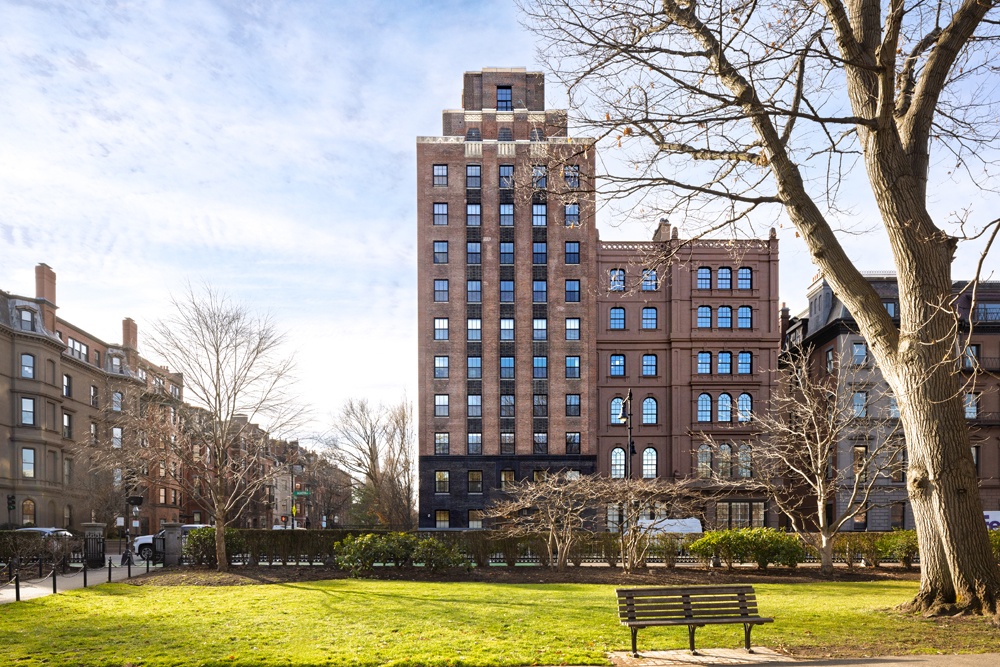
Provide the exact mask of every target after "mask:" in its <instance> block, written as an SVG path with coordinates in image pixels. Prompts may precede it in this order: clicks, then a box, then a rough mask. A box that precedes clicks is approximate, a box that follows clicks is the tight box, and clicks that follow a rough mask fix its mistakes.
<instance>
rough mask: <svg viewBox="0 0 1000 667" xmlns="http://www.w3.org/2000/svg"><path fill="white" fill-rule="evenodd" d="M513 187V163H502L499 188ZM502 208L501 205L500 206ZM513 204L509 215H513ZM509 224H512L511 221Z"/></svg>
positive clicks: (508, 188)
mask: <svg viewBox="0 0 1000 667" xmlns="http://www.w3.org/2000/svg"><path fill="white" fill-rule="evenodd" d="M513 187H514V165H512V164H502V165H500V189H501V190H510V189H512V188H513ZM501 208H502V207H501ZM513 211H514V209H513V206H512V207H511V215H513ZM511 224H514V223H513V222H511Z"/></svg>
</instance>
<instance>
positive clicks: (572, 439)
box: [566, 431, 580, 454]
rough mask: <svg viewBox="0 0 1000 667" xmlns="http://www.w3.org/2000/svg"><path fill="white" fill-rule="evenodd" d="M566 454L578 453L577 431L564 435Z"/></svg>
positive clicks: (578, 434) (578, 438)
mask: <svg viewBox="0 0 1000 667" xmlns="http://www.w3.org/2000/svg"><path fill="white" fill-rule="evenodd" d="M566 453H567V454H579V453H580V433H579V432H577V431H572V432H569V433H567V434H566Z"/></svg>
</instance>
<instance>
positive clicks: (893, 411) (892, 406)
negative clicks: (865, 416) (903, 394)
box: [889, 396, 899, 419]
mask: <svg viewBox="0 0 1000 667" xmlns="http://www.w3.org/2000/svg"><path fill="white" fill-rule="evenodd" d="M889 418H890V419H899V403H898V402H897V401H896V397H895V396H890V397H889Z"/></svg>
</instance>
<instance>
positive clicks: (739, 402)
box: [736, 394, 753, 422]
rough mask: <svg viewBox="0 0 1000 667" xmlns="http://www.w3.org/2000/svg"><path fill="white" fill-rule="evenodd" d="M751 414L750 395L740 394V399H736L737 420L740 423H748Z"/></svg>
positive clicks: (751, 399)
mask: <svg viewBox="0 0 1000 667" xmlns="http://www.w3.org/2000/svg"><path fill="white" fill-rule="evenodd" d="M752 412H753V397H752V396H750V394H740V397H739V398H738V399H736V413H737V418H738V419H739V420H740V421H741V422H748V421H750V415H751V413H752Z"/></svg>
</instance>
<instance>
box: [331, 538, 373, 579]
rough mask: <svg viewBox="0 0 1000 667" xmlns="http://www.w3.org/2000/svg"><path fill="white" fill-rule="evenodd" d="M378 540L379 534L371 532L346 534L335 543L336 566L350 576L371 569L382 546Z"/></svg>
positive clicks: (355, 575)
mask: <svg viewBox="0 0 1000 667" xmlns="http://www.w3.org/2000/svg"><path fill="white" fill-rule="evenodd" d="M379 542H380V540H379V536H378V535H374V534H372V533H368V534H366V535H359V536H358V537H354V536H353V535H348V536H347V537H345V538H344V539H343V540H341V541H340V544H338V545H337V556H336V562H337V567H338V568H340V569H341V570H344V571H345V572H347V573H348V574H350V575H351V576H352V577H357V576H358V575H360V574H363V573H365V572H369V571H371V569H372V568H373V567H374V566H375V562H376V560H377V559H378V556H379V552H380V551H381V548H382V545H381V544H380V543H379Z"/></svg>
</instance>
